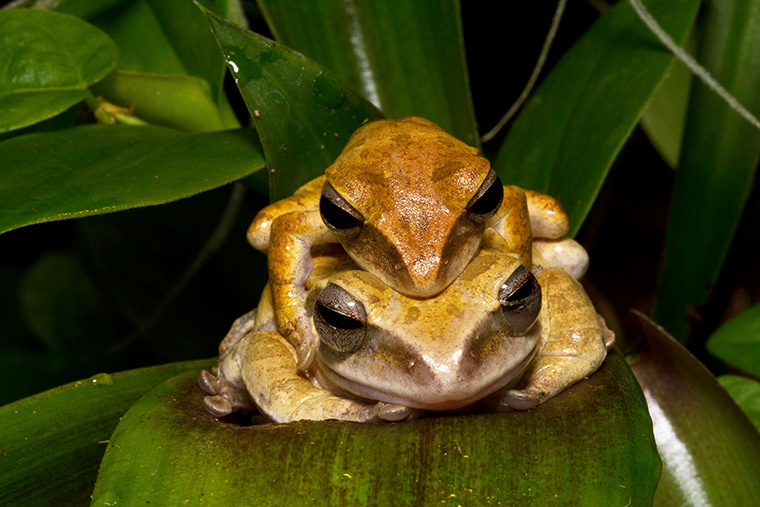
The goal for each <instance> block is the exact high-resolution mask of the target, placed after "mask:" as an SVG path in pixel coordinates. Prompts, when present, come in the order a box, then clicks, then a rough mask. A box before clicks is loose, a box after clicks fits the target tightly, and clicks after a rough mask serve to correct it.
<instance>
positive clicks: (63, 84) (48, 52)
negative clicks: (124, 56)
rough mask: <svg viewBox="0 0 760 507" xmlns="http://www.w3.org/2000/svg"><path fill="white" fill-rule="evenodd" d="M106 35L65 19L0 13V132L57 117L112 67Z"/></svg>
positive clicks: (15, 11)
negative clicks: (0, 113) (0, 112)
mask: <svg viewBox="0 0 760 507" xmlns="http://www.w3.org/2000/svg"><path fill="white" fill-rule="evenodd" d="M116 57H117V55H116V46H115V45H114V43H113V41H112V40H111V39H109V38H108V36H107V35H106V34H104V33H103V32H101V31H100V30H98V29H97V28H95V27H93V26H92V25H90V24H88V23H86V22H84V21H82V20H81V19H78V18H75V17H74V16H70V15H68V14H59V13H56V12H49V11H42V10H35V9H13V10H2V11H0V62H1V63H0V111H2V112H3V114H2V115H1V116H0V132H7V131H9V130H14V129H18V128H21V127H25V126H27V125H31V124H33V123H36V122H39V121H42V120H45V119H47V118H50V117H52V116H55V115H56V114H58V113H61V112H63V111H65V110H66V109H68V108H69V107H71V106H72V105H74V104H76V103H77V102H79V101H81V100H82V99H84V98H85V97H87V96H89V92H88V91H87V87H88V86H90V85H91V84H93V83H96V82H97V81H99V80H100V79H102V78H103V77H104V76H105V75H106V74H108V73H109V72H110V71H111V70H112V69H113V68H114V67H115V66H116Z"/></svg>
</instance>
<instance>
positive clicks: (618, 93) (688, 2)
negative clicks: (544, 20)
mask: <svg viewBox="0 0 760 507" xmlns="http://www.w3.org/2000/svg"><path fill="white" fill-rule="evenodd" d="M645 3H646V6H647V7H648V8H649V11H650V12H651V13H652V15H653V16H654V17H655V18H656V19H657V21H658V22H659V23H660V25H661V26H662V27H663V28H664V29H665V31H667V32H668V33H669V34H670V35H671V36H672V37H673V39H674V40H676V41H678V42H679V43H683V41H684V40H685V39H686V36H687V34H688V33H689V29H690V28H691V25H692V23H693V21H694V18H695V15H696V12H697V8H698V7H699V3H700V2H699V0H649V1H647V2H645ZM673 58H674V57H673V55H672V54H671V53H670V52H669V51H668V50H667V49H665V47H663V46H662V45H661V44H660V43H659V41H658V40H657V39H656V38H655V36H654V35H652V34H651V33H650V32H649V29H648V28H647V27H646V26H645V25H644V23H643V22H642V21H641V20H640V19H639V18H638V17H637V16H636V13H635V12H634V11H633V9H632V8H631V6H630V4H629V3H628V2H625V1H624V2H618V3H617V4H616V6H615V7H613V8H611V9H610V10H609V11H607V13H606V14H604V15H603V16H602V17H601V19H599V20H598V21H597V22H596V23H595V24H594V25H593V26H592V27H591V28H590V29H589V30H587V31H586V33H585V34H584V35H583V36H582V37H581V38H580V39H579V40H578V42H576V43H575V44H574V45H573V47H572V48H571V49H570V50H569V51H568V52H567V53H565V55H564V56H563V57H562V59H561V60H560V62H559V63H557V65H556V66H555V67H554V69H553V70H552V71H551V73H550V74H549V75H548V76H547V77H546V79H545V80H544V82H543V83H542V84H541V86H540V87H539V89H538V90H537V91H536V92H535V93H534V94H533V96H532V97H531V98H530V99H529V100H528V101H527V102H526V104H525V106H524V109H523V111H522V112H521V113H520V115H519V116H518V118H517V119H516V120H515V123H514V125H513V126H512V128H511V130H510V131H509V133H508V134H507V137H506V139H505V141H504V144H503V145H502V146H501V148H500V149H499V153H498V156H497V157H496V160H495V161H494V166H495V167H496V168H497V170H498V171H499V173H500V175H501V178H502V181H504V182H505V183H509V184H513V185H519V186H521V187H524V188H529V189H532V190H537V191H540V192H544V193H547V194H549V195H552V196H554V197H556V198H557V199H559V200H560V202H561V203H562V204H563V205H564V207H565V210H566V211H567V213H568V215H569V216H570V235H575V233H576V232H577V231H578V229H579V228H580V226H581V224H582V223H583V220H584V218H585V217H586V214H587V213H588V211H589V209H591V205H592V204H593V202H594V199H595V198H596V194H597V193H598V192H599V189H600V188H601V186H602V183H603V181H604V178H605V176H606V175H607V171H608V170H609V168H610V165H611V164H612V161H613V160H614V159H615V157H616V156H617V154H618V152H619V151H620V149H621V147H622V146H623V143H624V142H625V140H626V139H627V138H628V136H629V135H630V133H631V131H632V130H633V128H634V126H635V125H636V123H637V122H638V121H639V118H640V116H641V114H642V113H643V112H644V108H645V107H646V104H647V102H649V99H650V97H651V96H652V94H653V93H654V91H655V90H656V89H657V86H658V85H659V84H660V82H661V81H662V79H663V78H664V77H665V74H666V72H667V70H668V67H669V66H670V64H671V62H672V61H673Z"/></svg>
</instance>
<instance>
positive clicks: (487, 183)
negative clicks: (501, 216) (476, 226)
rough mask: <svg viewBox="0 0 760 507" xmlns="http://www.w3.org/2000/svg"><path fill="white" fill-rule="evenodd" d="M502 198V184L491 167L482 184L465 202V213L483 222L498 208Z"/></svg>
mask: <svg viewBox="0 0 760 507" xmlns="http://www.w3.org/2000/svg"><path fill="white" fill-rule="evenodd" d="M503 198H504V186H503V185H502V184H501V180H500V179H499V177H498V176H497V175H496V172H495V171H494V170H493V169H491V170H490V171H488V175H487V176H486V179H485V180H484V181H483V184H482V185H480V188H479V189H478V191H477V192H476V193H475V195H474V196H473V197H472V199H470V202H469V203H468V204H467V213H469V215H470V218H472V219H473V220H474V221H476V222H485V221H486V220H488V219H489V218H491V217H492V216H493V215H494V214H495V213H496V212H497V211H498V210H499V206H501V200H502V199H503Z"/></svg>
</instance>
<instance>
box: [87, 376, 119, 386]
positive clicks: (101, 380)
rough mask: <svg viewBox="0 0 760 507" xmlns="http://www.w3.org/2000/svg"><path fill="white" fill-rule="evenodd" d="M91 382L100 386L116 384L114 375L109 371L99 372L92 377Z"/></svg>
mask: <svg viewBox="0 0 760 507" xmlns="http://www.w3.org/2000/svg"><path fill="white" fill-rule="evenodd" d="M90 382H92V383H93V384H95V385H100V386H112V385H114V381H113V377H111V375H109V374H108V373H98V374H97V375H93V376H92V377H90Z"/></svg>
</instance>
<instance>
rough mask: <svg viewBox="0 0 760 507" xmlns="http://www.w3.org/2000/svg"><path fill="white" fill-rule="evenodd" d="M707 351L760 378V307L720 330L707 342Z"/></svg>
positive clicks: (756, 306) (735, 319)
mask: <svg viewBox="0 0 760 507" xmlns="http://www.w3.org/2000/svg"><path fill="white" fill-rule="evenodd" d="M707 350H709V351H710V353H711V354H713V355H714V356H716V357H718V358H720V359H722V360H723V361H725V362H726V363H728V364H730V365H731V366H735V367H737V368H739V369H740V370H743V371H745V372H747V373H751V374H752V375H754V376H755V377H758V378H760V305H755V306H753V307H751V308H750V309H748V310H746V311H744V312H743V313H742V314H740V315H738V316H737V317H734V318H733V319H731V320H729V321H728V322H726V323H725V324H723V325H722V326H721V327H720V328H718V330H717V331H715V332H714V333H713V334H712V336H710V338H709V339H708V340H707Z"/></svg>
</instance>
